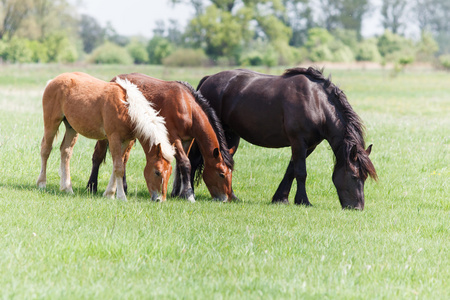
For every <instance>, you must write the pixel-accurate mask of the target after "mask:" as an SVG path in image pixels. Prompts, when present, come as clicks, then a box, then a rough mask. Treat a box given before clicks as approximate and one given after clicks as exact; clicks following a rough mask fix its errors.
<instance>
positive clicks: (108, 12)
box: [69, 0, 382, 38]
mask: <svg viewBox="0 0 450 300" xmlns="http://www.w3.org/2000/svg"><path fill="white" fill-rule="evenodd" d="M69 1H70V2H71V3H74V4H75V3H76V5H77V6H78V8H79V9H78V11H79V12H80V13H83V14H87V15H90V16H92V17H94V18H95V19H96V20H97V21H98V22H99V23H100V24H101V25H102V26H105V25H106V23H107V22H111V24H112V26H113V28H114V29H115V30H116V31H117V32H118V33H119V34H122V35H126V36H135V35H140V36H144V37H147V38H150V37H151V36H152V35H153V29H155V22H156V21H157V20H164V21H165V23H166V25H167V24H168V20H170V19H176V20H178V22H179V24H180V26H181V27H182V28H184V27H185V26H186V24H187V21H188V20H189V19H190V18H192V16H193V15H194V10H193V9H192V8H191V7H190V6H188V5H185V4H178V5H176V6H172V4H170V1H169V0H69ZM372 3H374V4H375V5H377V4H378V3H379V0H372ZM378 18H379V13H378V10H376V13H371V14H370V17H368V18H367V19H366V20H365V22H364V23H363V28H362V34H363V35H364V36H365V37H368V36H373V35H375V34H381V33H382V30H381V26H380V24H379V21H378V20H379V19H378Z"/></svg>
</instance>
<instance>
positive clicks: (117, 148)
mask: <svg viewBox="0 0 450 300" xmlns="http://www.w3.org/2000/svg"><path fill="white" fill-rule="evenodd" d="M127 148H128V143H124V144H122V143H121V141H120V138H117V137H116V138H114V137H113V138H110V139H109V150H110V152H111V156H112V160H113V172H112V174H111V179H110V180H109V184H108V186H107V188H106V190H105V192H104V194H103V196H104V197H107V198H112V199H113V198H114V195H115V194H116V190H117V199H120V200H123V201H127V196H126V195H125V191H124V188H123V175H124V173H125V168H124V162H123V153H124V151H125V149H127Z"/></svg>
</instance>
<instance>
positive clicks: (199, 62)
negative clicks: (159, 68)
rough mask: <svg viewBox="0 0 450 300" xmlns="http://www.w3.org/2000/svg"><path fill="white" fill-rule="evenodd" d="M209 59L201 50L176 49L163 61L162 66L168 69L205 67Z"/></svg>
mask: <svg viewBox="0 0 450 300" xmlns="http://www.w3.org/2000/svg"><path fill="white" fill-rule="evenodd" d="M208 64H209V59H208V57H207V56H206V54H205V52H203V50H201V49H178V50H176V51H175V52H173V53H172V54H170V55H169V56H167V57H166V58H164V59H163V65H165V66H168V67H197V66H206V65H208Z"/></svg>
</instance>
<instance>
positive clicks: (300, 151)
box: [291, 144, 311, 206]
mask: <svg viewBox="0 0 450 300" xmlns="http://www.w3.org/2000/svg"><path fill="white" fill-rule="evenodd" d="M291 149H292V162H293V169H294V176H295V179H296V180H297V193H296V194H295V200H294V203H295V204H303V205H306V206H310V205H311V203H310V202H309V200H308V196H307V195H306V186H305V185H306V176H307V173H306V156H307V152H308V150H307V147H306V146H305V145H303V144H300V145H299V144H293V145H292V146H291Z"/></svg>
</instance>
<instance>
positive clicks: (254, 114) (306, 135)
mask: <svg viewBox="0 0 450 300" xmlns="http://www.w3.org/2000/svg"><path fill="white" fill-rule="evenodd" d="M198 90H199V91H200V92H201V93H202V94H203V95H204V96H205V98H206V99H208V101H209V103H210V105H211V107H212V108H213V109H214V110H215V111H216V113H217V115H218V117H219V118H220V120H221V121H222V124H223V128H224V130H225V135H226V138H227V143H228V147H229V148H233V147H236V148H237V146H238V145H239V139H240V137H242V138H243V139H245V140H246V141H248V142H250V143H252V144H255V145H258V146H262V147H270V148H280V147H288V146H291V150H292V158H291V161H290V163H289V166H288V168H287V171H286V173H285V175H284V178H283V180H282V181H281V183H280V185H279V187H278V190H277V191H276V193H275V195H274V196H273V198H272V201H273V202H282V203H288V202H289V201H288V196H289V192H290V189H291V185H292V182H293V180H294V178H295V179H296V180H297V194H296V195H295V203H296V204H304V205H310V202H309V200H308V196H307V195H306V190H305V181H306V158H307V157H308V155H310V154H311V153H312V152H313V151H314V149H315V148H316V146H317V145H318V144H320V143H321V142H322V141H323V140H324V139H325V140H327V141H328V143H329V144H330V145H331V148H332V149H333V152H334V154H335V156H336V164H335V168H334V172H333V183H334V185H335V186H336V190H337V193H338V196H339V200H340V202H341V206H342V208H355V209H360V210H362V209H364V182H365V180H366V179H367V177H368V176H371V177H372V178H374V179H376V178H377V174H376V171H375V168H374V166H373V164H372V162H371V161H370V158H369V154H370V152H371V149H372V146H369V147H368V148H367V149H365V143H364V127H363V125H362V121H361V119H360V118H359V116H358V115H357V114H356V113H355V112H354V110H353V109H352V107H351V106H350V104H349V103H348V101H347V98H346V96H345V94H344V93H343V92H342V91H341V90H340V89H339V88H338V87H336V86H335V85H334V84H333V83H331V81H330V80H329V79H326V78H324V77H323V74H322V72H321V71H318V70H316V69H314V68H308V69H304V68H293V69H288V70H286V71H285V73H284V74H283V75H281V76H272V75H266V74H261V73H257V72H253V71H249V70H230V71H224V72H220V73H217V74H215V75H211V76H206V77H204V78H203V79H202V80H201V81H200V83H199V86H198ZM193 149H194V150H193V151H191V154H190V155H189V158H190V159H191V165H192V176H193V174H194V172H195V170H196V168H197V163H198V162H199V161H201V155H200V153H198V152H197V151H195V149H196V148H195V147H194V148H193Z"/></svg>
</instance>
